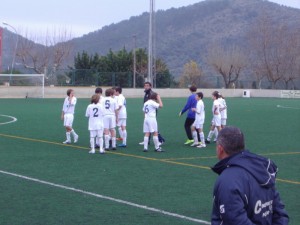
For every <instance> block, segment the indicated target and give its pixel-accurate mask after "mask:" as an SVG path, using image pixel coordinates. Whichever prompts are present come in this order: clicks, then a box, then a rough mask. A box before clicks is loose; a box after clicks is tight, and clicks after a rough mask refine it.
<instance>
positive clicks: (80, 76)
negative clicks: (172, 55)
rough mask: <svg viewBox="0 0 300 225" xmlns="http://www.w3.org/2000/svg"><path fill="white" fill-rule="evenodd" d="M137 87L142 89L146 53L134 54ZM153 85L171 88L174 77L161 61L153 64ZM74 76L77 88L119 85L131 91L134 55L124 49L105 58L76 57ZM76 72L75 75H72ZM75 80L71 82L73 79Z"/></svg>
mask: <svg viewBox="0 0 300 225" xmlns="http://www.w3.org/2000/svg"><path fill="white" fill-rule="evenodd" d="M136 59H137V60H136V63H137V65H136V71H137V82H136V84H137V87H143V85H144V81H145V76H146V75H147V70H148V60H147V59H148V57H147V54H146V50H145V49H138V50H137V52H136ZM156 67H157V69H156V71H157V74H156V82H157V83H156V84H157V87H170V85H173V84H174V77H173V76H172V75H171V74H170V72H169V70H168V68H167V65H166V64H165V63H164V62H163V61H162V60H161V59H157V60H156ZM70 68H71V69H72V70H73V72H71V73H70V74H69V76H70V77H71V76H73V74H74V73H76V76H75V83H74V82H73V83H74V84H76V85H79V84H80V85H91V84H93V85H107V86H111V85H118V86H122V87H132V83H133V82H132V79H133V52H132V51H130V52H128V51H127V50H126V49H125V48H123V49H122V50H120V51H117V52H113V51H112V50H110V51H109V52H108V53H107V55H105V56H99V55H98V54H95V55H90V56H89V55H88V54H87V53H86V52H82V53H81V54H80V53H78V54H77V56H76V57H75V58H74V68H72V67H70ZM74 71H75V72H74ZM73 80H74V79H73Z"/></svg>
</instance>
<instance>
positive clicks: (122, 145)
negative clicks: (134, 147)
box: [118, 144, 127, 148]
mask: <svg viewBox="0 0 300 225" xmlns="http://www.w3.org/2000/svg"><path fill="white" fill-rule="evenodd" d="M118 147H122V148H126V147H127V146H126V145H124V144H119V145H118Z"/></svg>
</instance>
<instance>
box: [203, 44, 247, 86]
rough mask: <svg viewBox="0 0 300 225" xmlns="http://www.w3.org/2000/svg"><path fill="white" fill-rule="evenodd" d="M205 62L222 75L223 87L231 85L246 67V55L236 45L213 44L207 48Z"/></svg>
mask: <svg viewBox="0 0 300 225" xmlns="http://www.w3.org/2000/svg"><path fill="white" fill-rule="evenodd" d="M207 62H208V64H209V65H211V66H212V67H213V68H214V70H215V71H216V72H218V73H219V74H220V75H221V76H222V77H223V80H224V84H225V88H229V87H231V85H232V84H234V83H235V82H236V81H237V80H238V78H239V76H240V74H241V72H242V71H243V69H245V67H246V57H245V55H244V53H243V52H242V50H241V48H239V47H238V46H230V47H228V48H225V47H222V46H220V45H214V46H213V47H211V48H209V50H208V56H207Z"/></svg>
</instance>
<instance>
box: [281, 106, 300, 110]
mask: <svg viewBox="0 0 300 225" xmlns="http://www.w3.org/2000/svg"><path fill="white" fill-rule="evenodd" d="M277 108H283V109H300V108H296V107H289V106H283V105H277Z"/></svg>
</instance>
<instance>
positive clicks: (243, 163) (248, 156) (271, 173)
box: [212, 150, 278, 188]
mask: <svg viewBox="0 0 300 225" xmlns="http://www.w3.org/2000/svg"><path fill="white" fill-rule="evenodd" d="M234 166H236V167H241V168H243V169H245V170H246V171H248V172H249V173H250V174H251V175H252V176H253V177H254V178H255V179H256V180H257V182H258V183H259V184H260V185H261V186H265V187H266V188H270V187H273V186H274V185H275V178H276V174H277V172H278V168H277V166H276V165H275V164H274V162H272V161H271V160H270V159H267V158H264V157H262V156H259V155H256V154H254V153H251V152H249V151H248V150H244V151H241V152H239V153H237V154H234V155H232V156H230V157H227V158H225V159H223V160H221V161H219V162H218V163H217V164H216V165H215V166H214V167H213V168H212V170H213V171H214V172H215V173H217V174H219V175H220V174H221V173H222V172H223V171H224V170H225V169H226V168H229V167H234Z"/></svg>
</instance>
